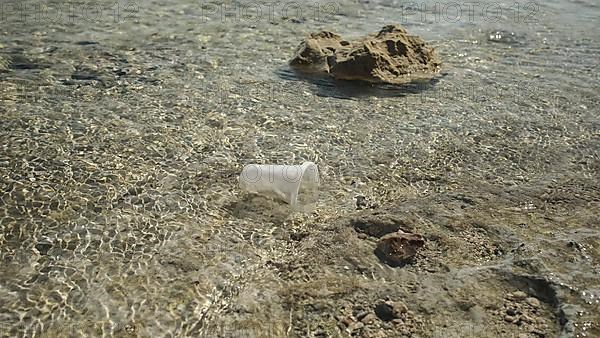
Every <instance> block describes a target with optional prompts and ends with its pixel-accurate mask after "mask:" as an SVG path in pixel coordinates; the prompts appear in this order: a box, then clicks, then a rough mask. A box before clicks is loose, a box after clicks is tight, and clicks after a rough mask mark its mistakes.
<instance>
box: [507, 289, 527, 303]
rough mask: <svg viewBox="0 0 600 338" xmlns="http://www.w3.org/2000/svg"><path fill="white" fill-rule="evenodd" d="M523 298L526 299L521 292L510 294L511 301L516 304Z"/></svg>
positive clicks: (525, 295) (524, 294)
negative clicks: (514, 301)
mask: <svg viewBox="0 0 600 338" xmlns="http://www.w3.org/2000/svg"><path fill="white" fill-rule="evenodd" d="M525 298H527V294H526V293H525V292H523V291H517V292H513V293H512V294H511V299H513V300H516V301H517V302H520V301H522V300H524V299H525Z"/></svg>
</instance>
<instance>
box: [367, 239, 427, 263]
mask: <svg viewBox="0 0 600 338" xmlns="http://www.w3.org/2000/svg"><path fill="white" fill-rule="evenodd" d="M424 244H425V239H424V238H423V236H421V235H418V234H411V233H406V232H402V231H398V232H396V233H391V234H387V235H385V236H383V237H381V238H380V239H379V242H378V243H377V248H376V249H375V254H376V255H377V257H379V259H381V260H382V261H383V262H385V263H387V264H388V265H390V266H394V267H395V266H402V265H405V264H406V263H408V262H409V261H410V260H411V259H412V258H413V257H414V256H415V255H416V254H417V250H418V249H419V248H421V247H422V246H423V245H424Z"/></svg>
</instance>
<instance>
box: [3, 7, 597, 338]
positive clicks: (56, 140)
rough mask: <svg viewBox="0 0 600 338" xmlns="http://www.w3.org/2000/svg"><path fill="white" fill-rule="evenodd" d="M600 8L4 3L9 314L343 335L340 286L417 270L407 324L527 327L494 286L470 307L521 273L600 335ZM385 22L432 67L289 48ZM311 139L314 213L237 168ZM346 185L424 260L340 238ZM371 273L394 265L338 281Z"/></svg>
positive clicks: (84, 326) (583, 327)
mask: <svg viewBox="0 0 600 338" xmlns="http://www.w3.org/2000/svg"><path fill="white" fill-rule="evenodd" d="M599 18H600V4H599V3H598V2H597V1H594V0H573V1H567V0H548V1H499V2H490V1H479V2H471V3H464V2H460V1H459V2H453V1H448V2H444V1H438V2H436V1H419V0H417V1H392V0H388V1H374V0H358V1H342V0H340V1H309V2H299V1H298V2H274V3H273V2H263V1H253V2H241V1H222V2H220V1H183V0H174V1H142V0H137V1H106V0H102V1H93V2H92V1H89V2H77V1H75V2H66V1H32V0H24V1H14V0H3V1H2V3H0V263H1V264H0V336H2V337H15V336H16V337H81V336H99V337H100V336H102V337H104V336H107V337H113V336H119V337H129V336H131V337H135V336H140V337H183V336H206V337H233V336H236V335H238V336H240V337H251V336H256V337H281V336H299V337H311V336H334V337H335V336H349V335H350V333H349V331H348V330H343V329H340V328H339V327H338V326H336V324H335V323H336V321H337V319H335V318H336V317H335V316H337V314H339V313H342V312H343V311H344V310H343V309H342V308H343V306H342V305H340V304H345V303H343V302H345V301H347V300H348V299H350V298H348V297H350V296H348V295H350V294H352V295H356V293H355V292H356V291H355V290H358V289H360V290H363V291H360V292H362V293H361V295H362V296H361V297H362V298H360V299H364V301H365V302H368V301H369V299H371V298H370V297H375V296H377V297H382V296H381V294H379V293H377V292H379V291H377V290H382V288H394V287H398V288H401V287H403V285H406V284H405V281H406V278H409V277H407V276H409V275H410V276H413V277H410V278H412V279H413V280H414V281H416V282H415V283H417V284H419V285H422V286H423V288H422V289H420V290H429V291H415V292H413V293H412V294H416V295H418V297H420V298H418V301H417V300H416V299H417V298H415V301H414V302H407V305H408V307H409V308H410V309H411V311H412V312H413V313H414V316H415V317H419V318H420V322H421V324H422V325H421V324H420V325H421V326H418V327H416V326H415V331H412V333H410V332H409V333H406V334H405V335H406V336H409V335H411V334H412V336H420V337H429V336H436V335H439V336H450V337H451V336H457V337H459V336H461V332H466V329H465V328H466V327H467V326H466V325H471V326H469V328H470V330H471V333H472V335H473V336H477V337H485V336H507V337H511V336H515V337H516V336H517V334H519V333H522V334H524V335H525V336H527V337H529V336H532V337H537V336H539V335H537V336H536V335H535V333H531V332H533V331H531V332H530V331H519V330H524V329H523V328H522V327H520V326H518V325H515V324H512V323H507V322H506V321H505V320H503V318H502V317H497V316H496V315H494V313H495V312H494V311H496V310H494V309H493V306H492V303H493V302H496V301H492V300H490V301H489V304H488V305H489V306H488V305H485V306H484V305H482V306H480V307H479V308H481V309H482V310H481V311H482V313H483V314H484V315H485V316H487V317H485V318H488V319H487V320H484V321H483V322H481V321H480V322H477V323H476V321H474V320H473V319H472V318H470V317H469V316H468V315H467V314H468V313H471V312H473V311H471V312H468V311H467V310H465V309H467V308H468V309H471V308H473V304H476V303H477V302H478V299H481V301H482V302H483V301H484V300H483V298H485V297H481V296H480V295H490V297H492V296H494V295H498V298H493V297H492V298H493V299H496V300H498V299H503V298H502V297H504V296H502V294H503V293H507V292H514V291H516V290H517V289H519V290H522V291H524V292H526V293H527V294H529V295H533V296H535V297H537V298H539V299H540V300H541V301H542V303H543V304H544V305H543V306H545V307H543V308H544V309H546V310H544V311H540V312H539V316H540V318H542V319H543V320H546V321H547V323H550V324H548V325H549V326H547V328H546V329H545V330H546V331H545V332H546V337H552V336H563V337H600V315H599V313H600V264H599V262H600V219H599V214H600V109H599V103H600V102H599V101H600V99H599V96H598V94H599V93H600V77H599V75H598V74H599V71H600V69H599V64H600V62H599V60H600V41H599V39H598V37H599V35H598V32H599V31H600V21H599ZM387 24H401V25H403V26H404V27H406V28H407V29H408V30H409V31H410V32H411V33H412V34H415V35H419V36H421V37H422V38H423V39H425V40H426V41H428V42H429V43H430V44H431V45H432V46H434V47H435V49H436V51H437V52H438V54H439V55H440V58H441V59H442V61H443V68H442V72H441V73H440V74H438V75H436V76H435V78H433V79H432V80H431V81H429V82H427V83H420V84H415V85H408V86H404V87H390V86H370V85H367V84H364V83H348V82H337V81H333V80H331V79H328V78H326V77H323V78H314V77H304V76H301V75H299V74H296V73H294V72H293V71H292V70H290V68H289V67H288V65H287V61H288V60H289V59H291V57H292V56H293V54H294V51H295V49H296V47H297V46H298V44H299V43H300V42H301V41H302V39H303V38H304V37H305V36H306V35H307V34H309V33H310V32H316V31H320V30H329V31H333V32H336V33H338V34H340V35H342V36H344V37H347V38H349V39H350V38H355V37H359V36H363V35H365V34H368V33H373V32H377V31H378V30H379V29H380V28H381V27H382V26H384V25H387ZM2 60H4V62H2ZM304 161H313V162H315V163H316V164H317V165H318V167H319V173H320V175H321V184H320V189H319V201H318V205H317V207H316V209H314V210H312V211H306V212H294V211H291V210H289V208H287V207H286V205H284V204H282V203H279V202H277V201H271V200H268V199H262V198H260V197H257V196H250V195H247V194H245V193H243V192H242V191H241V190H240V189H239V187H238V180H237V177H238V175H239V173H240V172H241V170H242V168H243V167H244V166H245V165H247V164H252V163H263V164H301V163H302V162H304ZM359 196H360V197H359ZM457 196H458V197H457ZM357 197H358V199H361V200H362V201H367V204H366V205H368V208H369V209H370V210H389V208H388V207H389V206H390V205H393V206H394V208H396V209H394V210H403V211H402V212H399V213H400V214H402V215H409V216H410V217H411V218H410V219H411V220H412V221H411V222H412V223H411V224H412V225H413V226H414V228H415V231H419V232H420V233H422V234H423V235H424V236H425V237H426V238H427V244H426V246H425V251H423V253H422V254H421V255H420V256H418V257H417V258H416V259H417V263H416V264H414V265H408V266H406V267H403V268H390V267H386V266H384V265H383V264H381V263H380V262H378V261H377V260H376V258H374V255H371V252H370V251H369V250H372V248H373V246H372V247H369V245H371V244H368V243H370V242H365V241H363V240H360V239H358V238H354V237H344V238H345V239H339V240H338V239H336V238H337V237H335V234H336V233H344V234H345V232H338V230H335V231H331V229H332V228H329V227H331V226H332V224H338V225H339V226H340V228H339V229H342V230H344V229H346V228H348V229H350V230H352V228H351V226H350V225H348V226H347V227H346V228H345V226H346V225H345V224H350V221H349V220H350V219H351V218H352V217H354V216H356V215H357V213H358V214H360V213H361V212H362V211H361V210H357V209H361V208H362V207H364V205H362V206H361V205H357V201H358V199H357ZM459 200H460V201H459ZM456 201H459V202H460V203H462V204H461V206H460V207H459V206H458V204H455V203H459V202H456ZM409 206H410V207H409ZM402 217H404V216H402ZM407 217H408V216H407ZM327 229H330V230H327ZM333 229H338V228H333ZM342 230H340V231H342ZM350 230H349V231H350ZM352 231H353V230H352ZM352 231H351V232H348V234H353V233H354V232H352ZM299 234H300V235H299ZM348 236H350V235H348ZM340 238H341V237H340ZM298 241H300V243H312V244H311V245H312V246H307V245H306V244H298ZM307 241H309V242H307ZM325 243H329V244H328V245H332V246H331V248H333V247H335V248H339V250H333V251H335V252H332V251H328V250H329V249H328V248H330V247H329V246H327V245H326V244H325ZM365 243H366V244H365ZM309 248H312V249H309ZM365 248H366V249H365ZM369 248H370V249H369ZM519 250H521V251H519ZM519 252H521V253H519ZM335 255H340V256H339V257H342V255H343V257H345V258H344V259H346V261H344V260H343V259H342V258H340V259H337V258H335V259H334V257H338V256H335ZM352 256H356V257H357V258H356V260H357V262H359V263H357V266H362V267H363V268H361V269H359V268H356V270H354V268H352V267H351V265H349V263H347V261H349V260H351V259H352V258H351V257H352ZM371 256H373V257H371ZM324 257H329V258H327V259H325V258H324ZM277 262H302V264H303V265H302V266H303V268H302V269H304V270H305V271H307V272H306V277H305V278H304V277H302V278H304V279H302V278H300V277H297V276H296V275H293V274H288V273H287V272H282V271H283V270H281V264H279V263H277ZM294 264H295V263H294ZM298 264H300V263H298ZM291 265H293V264H291ZM291 265H290V266H291ZM371 268H372V270H368V271H371V272H372V273H371V272H369V276H366V274H365V273H364V271H367V270H365V269H371ZM486 269H487V270H486ZM483 270H485V271H488V272H486V273H485V275H481V274H479V272H480V271H483ZM476 271H478V272H477V273H475V272H476ZM499 271H500V272H499ZM377 274H384V275H379V277H378V275H377ZM371 275H372V278H371ZM341 276H344V277H343V278H342V277H341ZM465 276H466V277H465ZM494 276H496V277H497V278H498V279H497V280H496V279H495V278H496V277H494ZM511 276H512V277H511ZM369 278H371V279H370V280H372V281H373V283H380V282H381V281H382V280H385V281H386V282H385V283H383V282H381V284H372V285H377V287H365V288H362V287H356V288H355V287H354V286H352V287H350V286H348V285H349V284H344V283H349V282H347V281H349V280H355V279H356V280H361V281H363V282H364V281H367V280H369ZM461 278H463V279H461ZM469 278H471V279H469ZM332 280H335V283H333V282H331V283H329V282H330V281H332ZM463 280H464V281H465V284H464V285H471V286H470V287H466V288H461V289H460V290H461V291H460V292H458V291H457V292H455V293H452V292H453V291H452V290H453V289H452V286H449V287H448V285H458V284H452V283H459V281H463ZM315 281H317V282H315ZM344 281H346V282H344ZM376 281H378V282H376ZM442 281H443V282H442ZM453 281H456V282H453ZM363 282H356V283H359V284H356V285H361V284H360V283H363ZM451 282H452V283H451ZM471 282H473V283H474V284H469V283H471ZM302 283H304V284H302ZM328 283H329V284H328ZM332 283H333V284H335V285H336V287H339V288H340V290H345V291H339V292H340V293H333V292H329V293H327V292H325V293H324V294H325V296H323V295H321V296H322V298H323V297H324V298H329V299H331V300H330V301H328V303H327V306H324V307H321V308H317V307H315V306H312V307H308V306H304V305H306V304H308V303H306V302H308V301H306V302H305V300H306V299H308V298H306V297H309V296H306V295H307V293H303V294H302V295H300V296H298V294H296V296H294V297H296V298H294V297H291V296H290V297H291V298H290V297H288V296H287V295H288V294H289V293H291V292H295V291H298V290H301V289H302V288H307V289H312V290H313V291H314V292H317V291H318V290H320V289H321V288H326V286H325V285H331V284H332ZM365 283H366V282H365ZM352 285H355V284H352ZM427 285H429V286H430V288H429V289H427V288H426V286H427ZM442 285H444V287H442ZM380 286H381V287H380ZM448 288H449V289H448ZM302 290H303V289H302ZM329 290H331V286H330V287H329ZM386 290H387V289H386ZM398 290H400V289H398ZM448 290H450V291H448ZM298 292H300V291H298ZM398 292H400V291H398ZM478 292H480V293H478ZM399 294H400V293H399ZM410 294H411V293H410V292H408V291H407V294H406V297H412V296H410ZM336 295H337V296H336ZM298 297H299V298H298ZM302 297H305V298H302ZM311 297H312V296H311ZM314 297H317V296H314ZM352 297H355V296H352ZM356 297H358V296H356ZM492 298H490V299H492ZM311 299H312V298H311ZM315 299H316V298H315ZM352 299H354V298H352ZM406 299H412V298H406ZM313 300H314V299H313ZM372 300H373V302H375V301H376V300H377V299H372ZM434 300H435V301H436V302H437V301H440V300H444V302H438V303H435V304H436V305H435V306H433V305H431V307H430V308H426V306H425V305H423V304H434V303H433V302H434ZM455 300H456V302H455ZM467 300H468V301H467ZM361 301H362V300H361ZM303 302H304V303H303ZM302 304H304V305H302ZM311 304H313V303H311ZM365 304H367V303H365ZM464 304H470V305H468V306H466V305H464ZM301 305H302V306H301ZM344 306H346V305H344ZM465 306H466V307H465ZM307 309H310V310H307ZM315 309H316V310H315ZM310 311H312V312H310ZM465 311H466V312H465ZM311 313H314V316H315V317H311ZM298 314H299V315H298ZM315 318H317V319H315ZM448 320H449V323H447V326H445V325H446V324H444V326H443V325H442V322H443V321H448ZM321 321H322V322H321ZM382 325H384V324H382ZM386 325H387V324H386ZM532 325H533V324H532ZM444 327H445V329H443V330H442V331H440V329H442V328H444ZM248 330H250V331H248ZM363 330H366V328H364V329H363ZM374 330H375V329H374ZM390 330H391V329H390ZM444 330H446V331H444ZM463 330H465V331H463ZM357 332H358V331H357ZM365 332H366V331H363V333H360V332H359V333H355V335H358V336H369V335H368V334H367V333H365ZM373 332H375V331H373ZM440 332H441V333H440ZM444 332H445V333H444ZM403 334H404V333H400V331H398V333H397V335H398V336H402V335H403Z"/></svg>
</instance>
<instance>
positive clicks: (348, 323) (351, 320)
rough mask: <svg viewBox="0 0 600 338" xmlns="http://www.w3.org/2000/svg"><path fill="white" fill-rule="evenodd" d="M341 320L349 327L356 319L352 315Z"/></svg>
mask: <svg viewBox="0 0 600 338" xmlns="http://www.w3.org/2000/svg"><path fill="white" fill-rule="evenodd" d="M340 322H341V323H342V324H344V325H345V326H347V327H348V326H350V325H352V323H354V320H353V319H352V318H350V317H345V318H343V319H342V320H341V321H340Z"/></svg>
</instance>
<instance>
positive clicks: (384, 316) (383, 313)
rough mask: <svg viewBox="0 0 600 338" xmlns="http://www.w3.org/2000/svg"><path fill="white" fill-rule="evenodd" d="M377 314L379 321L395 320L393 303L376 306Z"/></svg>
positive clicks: (382, 303) (381, 303)
mask: <svg viewBox="0 0 600 338" xmlns="http://www.w3.org/2000/svg"><path fill="white" fill-rule="evenodd" d="M375 314H376V315H377V317H379V319H381V320H383V321H386V322H389V321H391V320H392V319H394V318H395V317H394V307H393V305H392V302H380V303H379V304H377V305H376V306H375Z"/></svg>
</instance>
